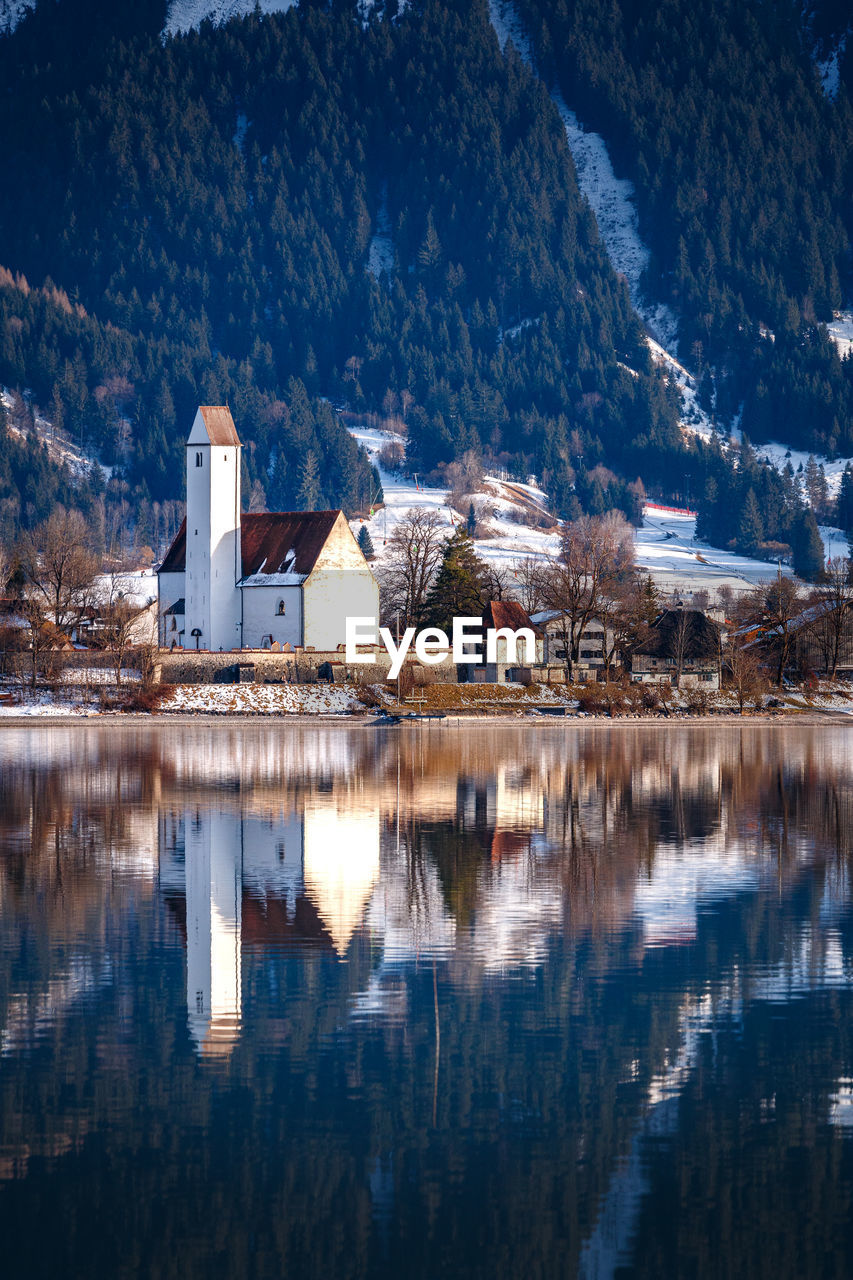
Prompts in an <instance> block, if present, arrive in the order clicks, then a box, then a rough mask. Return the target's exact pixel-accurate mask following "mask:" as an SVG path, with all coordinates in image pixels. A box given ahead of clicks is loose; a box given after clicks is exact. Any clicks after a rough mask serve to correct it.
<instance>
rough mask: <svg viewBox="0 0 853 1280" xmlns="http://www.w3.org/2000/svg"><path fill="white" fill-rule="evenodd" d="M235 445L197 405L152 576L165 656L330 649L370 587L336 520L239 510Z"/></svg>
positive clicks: (325, 515)
mask: <svg viewBox="0 0 853 1280" xmlns="http://www.w3.org/2000/svg"><path fill="white" fill-rule="evenodd" d="M240 450H241V445H240V440H239V438H238V436H237V431H236V429H235V427H234V421H233V419H232V417H231V412H230V410H229V409H227V408H224V407H222V406H210V405H203V406H202V407H201V408H200V409H199V410H198V412H197V414H196V416H195V421H194V422H193V426H192V430H191V431H190V434H189V438H188V440H187V515H186V519H185V520H184V522H183V524H182V525H181V527H180V529H179V530H178V533H177V534H176V536H175V540H174V542H173V543H172V545H171V547H170V548H169V550H168V551H167V553H166V555H165V557H164V559H163V562H162V564H161V565H160V568H159V570H158V572H157V583H158V618H159V624H158V635H159V641H160V644H161V645H163V646H164V647H169V648H172V647H176V646H181V647H183V648H187V649H190V648H191V649H211V650H225V649H241V648H248V649H253V648H257V649H260V648H269V647H271V646H272V645H273V644H278V645H280V646H281V647H282V648H284V646H285V645H289V646H290V648H292V649H296V648H298V647H304V648H314V649H318V650H333V649H337V648H338V646H339V645H342V644H343V643H344V642H345V636H346V631H345V628H346V618H347V616H348V615H352V616H358V617H373V618H378V616H379V587H378V585H377V582H376V579H375V578H374V576H373V574H372V573H371V571H370V567H369V565H368V563H367V561H366V560H365V558H364V556H363V555H362V553H361V550H360V548H359V546H358V543H357V542H356V540H355V538H354V537H353V535H352V532H351V530H350V527H349V525H348V524H347V521H346V517H345V516H344V513H343V512H342V511H279V512H264V513H255V514H248V515H246V514H243V513H242V512H241V510H240Z"/></svg>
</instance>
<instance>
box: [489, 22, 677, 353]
mask: <svg viewBox="0 0 853 1280" xmlns="http://www.w3.org/2000/svg"><path fill="white" fill-rule="evenodd" d="M489 16H490V18H491V20H492V26H493V27H494V29H495V34H496V35H497V37H498V43H499V44H500V46H501V48H502V49H503V48H505V47H506V43H507V41H508V40H512V42H513V44H514V45H515V47H516V49H517V50H518V52H519V54H520V55H521V57H522V58H523V59H524V61H525V62H526V63H527V64H528V66H530V67H534V68H535V58H534V56H533V50H532V48H531V45H530V41H529V40H528V38H527V35H526V34H525V32H524V29H523V27H522V25H521V22H520V20H519V17H518V14H517V12H516V10H515V6H514V5H513V4H512V0H489ZM551 98H552V100H553V102H554V105H555V106H556V108H557V110H558V111H559V113H560V118H561V120H562V121H563V125H564V127H565V130H566V139H567V141H568V144H569V150H570V151H571V153H572V158H573V160H574V162H575V169H576V170H577V175H578V185H579V187H580V189H581V191H582V193H583V195H584V196H586V198H587V200H588V201H589V203H590V205H591V207H592V210H593V212H594V213H595V217H596V220H597V222H598V228H599V231H600V232H601V238H602V240H603V241H604V244H605V246H606V248H607V252H608V253H609V255H610V260H611V262H612V263H613V267H614V270H616V271H617V272H619V273H620V274H621V275H624V276H625V279H626V280H627V281H628V288H629V289H630V292H631V301H632V303H633V304H634V307H635V309H636V310H637V311H638V312H639V314H640V315H641V316H642V318H643V320H644V321H645V323H646V325H647V326H648V328H649V330H650V332H651V333H652V335H653V336H654V337H655V338H657V339H658V340H660V341H661V342H662V343H663V344H665V345H666V346H669V347H672V346H673V345H674V343H675V335H676V320H675V317H674V316H673V314H672V312H671V311H670V310H669V308H668V307H665V306H663V305H662V304H660V303H652V304H649V303H648V301H647V300H646V299H644V298H643V296H642V294H641V291H640V277H641V275H642V273H643V271H644V270H645V268H646V266H647V265H648V261H649V251H648V249H647V248H646V245H645V244H644V243H643V241H642V239H641V238H640V231H639V226H638V222H637V208H636V203H635V199H634V186H633V183H631V182H630V181H629V180H628V179H626V178H617V177H616V175H615V173H614V172H613V165H612V164H611V162H610V156H609V154H608V151H607V145H606V143H605V141H604V139H603V138H602V137H601V135H600V134H597V133H592V132H590V131H588V130H587V129H585V128H584V127H583V125H582V124H581V123H580V122H579V121H578V118H577V116H576V115H575V113H574V111H571V110H570V109H569V107H568V105H567V104H566V101H565V99H564V98H563V95H562V93H561V92H560V90H559V89H558V88H557V87H556V86H553V87H552V88H551Z"/></svg>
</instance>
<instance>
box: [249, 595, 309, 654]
mask: <svg viewBox="0 0 853 1280" xmlns="http://www.w3.org/2000/svg"><path fill="white" fill-rule="evenodd" d="M242 591H243V646H244V648H247V649H262V648H264V645H265V642H267V643H271V641H270V637H272V640H273V641H275V640H277V641H278V643H279V644H280V645H285V644H289V645H290V646H291V647H292V648H294V649H295V648H296V646H297V645H299V644H301V643H302V589H301V587H243V588H242ZM280 603H283V604H284V613H283V614H280V613H279V604H280Z"/></svg>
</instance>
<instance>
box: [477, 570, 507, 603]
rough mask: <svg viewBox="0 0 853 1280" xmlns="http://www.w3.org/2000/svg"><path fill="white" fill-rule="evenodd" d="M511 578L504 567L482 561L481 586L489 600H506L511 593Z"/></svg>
mask: <svg viewBox="0 0 853 1280" xmlns="http://www.w3.org/2000/svg"><path fill="white" fill-rule="evenodd" d="M512 584H513V577H512V572H511V570H509V569H507V568H506V566H505V565H496V564H490V563H489V562H488V561H483V586H484V587H485V591H486V595H487V596H488V598H489V600H506V599H508V598H509V596H510V595H511V593H512Z"/></svg>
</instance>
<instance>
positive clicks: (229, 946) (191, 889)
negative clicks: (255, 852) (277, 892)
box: [184, 811, 243, 1054]
mask: <svg viewBox="0 0 853 1280" xmlns="http://www.w3.org/2000/svg"><path fill="white" fill-rule="evenodd" d="M240 826H241V824H240V817H239V815H238V814H227V813H222V812H217V811H208V812H205V813H204V815H201V814H197V815H196V816H195V817H190V816H187V819H186V827H185V832H184V840H185V857H186V864H185V865H186V901H187V1015H188V1020H189V1027H190V1032H191V1034H192V1037H193V1039H194V1040H195V1042H196V1045H197V1047H198V1048H199V1050H200V1051H201V1052H202V1053H225V1054H227V1053H229V1052H230V1051H231V1047H232V1045H233V1044H234V1041H235V1040H236V1038H237V1035H238V1033H239V1028H240V1009H241V973H240V945H241V937H240V933H241V899H242V878H243V874H242V873H243V868H242V862H243V857H242V840H241V830H240Z"/></svg>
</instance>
